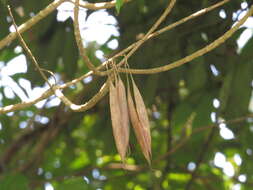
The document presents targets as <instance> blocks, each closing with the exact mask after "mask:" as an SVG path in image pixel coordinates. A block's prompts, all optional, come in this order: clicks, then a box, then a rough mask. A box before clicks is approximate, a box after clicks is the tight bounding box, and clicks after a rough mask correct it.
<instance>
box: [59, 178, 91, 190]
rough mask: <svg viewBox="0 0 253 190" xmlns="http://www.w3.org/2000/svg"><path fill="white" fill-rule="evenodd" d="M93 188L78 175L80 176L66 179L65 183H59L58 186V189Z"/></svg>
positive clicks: (80, 189) (77, 189) (78, 189)
mask: <svg viewBox="0 0 253 190" xmlns="http://www.w3.org/2000/svg"><path fill="white" fill-rule="evenodd" d="M73 189H74V190H86V189H87V190H88V189H89V190H91V189H94V188H92V187H91V186H90V185H89V184H87V183H86V182H85V180H84V179H82V178H80V177H78V178H72V179H68V180H65V181H64V182H63V183H61V184H59V186H57V187H56V190H73Z"/></svg>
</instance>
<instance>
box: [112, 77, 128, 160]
mask: <svg viewBox="0 0 253 190" xmlns="http://www.w3.org/2000/svg"><path fill="white" fill-rule="evenodd" d="M115 85H116V86H115V87H114V85H113V83H112V82H110V86H109V88H110V95H109V96H110V97H109V98H110V111H111V120H112V129H113V136H114V139H115V143H116V147H117V150H118V152H119V155H120V157H121V159H122V160H123V161H124V160H125V157H126V152H127V148H128V143H129V118H128V108H127V105H126V94H125V87H124V84H123V82H122V81H121V80H116V83H115ZM122 102H124V103H122ZM124 112H126V114H127V115H126V114H124Z"/></svg>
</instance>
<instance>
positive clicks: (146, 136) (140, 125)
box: [127, 79, 152, 164]
mask: <svg viewBox="0 0 253 190" xmlns="http://www.w3.org/2000/svg"><path fill="white" fill-rule="evenodd" d="M132 86H133V92H134V100H135V103H134V101H133V99H132V96H131V91H130V87H129V86H128V90H127V101H128V108H129V115H130V120H131V123H132V126H133V128H134V132H135V135H136V138H137V141H138V143H139V144H140V146H141V150H142V153H143V155H144V157H145V158H146V159H147V161H148V162H149V164H150V163H151V156H152V152H151V136H150V125H149V120H148V115H147V110H146V107H145V104H144V101H143V99H142V96H141V94H140V91H139V89H138V87H137V86H136V84H135V82H134V80H133V79H132Z"/></svg>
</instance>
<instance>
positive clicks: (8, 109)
mask: <svg viewBox="0 0 253 190" xmlns="http://www.w3.org/2000/svg"><path fill="white" fill-rule="evenodd" d="M228 1H229V0H224V1H222V2H220V3H217V4H215V5H213V6H210V7H208V8H205V9H202V10H200V11H198V12H196V13H194V14H192V15H190V16H188V17H186V18H184V19H182V20H179V21H178V22H176V23H174V24H172V25H169V26H167V27H165V28H166V30H165V28H163V29H161V30H159V31H161V32H159V31H157V32H155V33H153V34H156V35H159V34H161V33H163V32H165V31H168V30H170V29H172V28H173V27H176V26H178V25H179V24H182V23H184V22H186V21H188V20H190V19H192V18H196V17H197V16H200V15H202V14H205V13H207V12H209V11H211V10H213V9H214V8H217V7H218V6H221V5H223V4H224V3H226V2H228ZM248 13H249V12H248ZM249 14H252V11H251V13H249ZM246 16H247V17H248V15H245V17H246ZM245 17H244V20H246V18H245ZM242 23H243V22H242V20H241V21H240V23H238V24H239V25H241V24H242ZM237 28H238V27H237ZM237 28H236V29H237ZM236 29H235V30H236ZM153 34H151V37H150V39H151V38H153V37H154V36H156V35H153ZM230 35H232V34H230ZM223 36H224V35H223ZM223 36H222V37H223ZM222 37H221V38H222ZM133 45H134V44H133ZM133 45H131V46H130V47H128V48H127V49H125V50H123V51H122V53H121V52H120V53H118V54H117V55H115V56H114V57H112V58H111V59H109V60H108V61H106V62H104V63H103V64H102V65H100V66H98V67H97V69H102V68H104V67H105V66H106V65H107V64H108V63H109V62H110V61H111V60H112V59H114V58H115V57H118V56H120V55H121V54H124V53H125V52H124V51H129V49H131V48H132V47H133ZM210 45H211V44H210ZM205 48H206V47H205ZM205 48H202V49H201V50H202V51H203V50H204V51H205ZM214 48H215V47H214ZM201 50H199V51H201ZM199 51H198V52H199ZM210 51H211V50H210ZM198 52H195V54H196V53H198ZM202 53H203V52H202ZM195 56H196V55H195ZM195 56H194V57H195ZM188 57H190V56H187V57H185V58H183V59H181V60H178V61H176V62H174V63H171V64H169V65H167V67H166V66H164V67H166V68H164V67H163V68H162V69H161V70H163V69H164V70H165V71H168V70H171V69H174V68H176V67H179V66H181V65H182V64H184V63H186V62H188V61H189V60H187V59H188ZM194 57H193V58H194ZM190 58H191V59H193V58H192V57H190ZM119 70H122V69H121V68H120V69H119ZM129 71H130V72H133V74H134V73H135V72H134V71H136V70H129V69H127V70H126V69H125V70H123V72H129ZM139 71H140V70H137V73H139ZM141 71H142V70H141ZM157 72H162V71H157ZM155 73H156V72H155ZM92 74H93V71H90V72H88V73H86V74H84V75H82V76H81V77H78V78H76V79H73V80H72V81H70V82H67V83H65V84H62V85H60V86H58V85H57V86H55V89H64V88H67V87H69V86H71V85H74V84H76V83H78V82H80V81H82V80H83V79H84V78H86V77H88V76H90V75H92ZM140 74H148V73H142V72H141V73H140ZM100 91H102V92H103V94H104V95H105V94H106V93H107V91H108V88H104V87H102V88H101V89H100ZM52 94H53V93H52V92H51V90H47V91H46V92H44V93H43V94H42V95H41V96H40V97H38V98H37V99H35V100H31V101H26V102H21V103H18V104H14V105H8V106H5V107H2V108H0V114H3V113H8V112H11V111H16V110H21V109H23V108H26V107H29V106H31V105H34V104H35V103H37V102H39V101H41V100H43V99H45V98H47V97H49V96H51V95H52ZM104 95H103V96H104ZM91 102H93V101H91ZM87 105H89V104H88V102H87Z"/></svg>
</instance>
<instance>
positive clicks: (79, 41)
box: [74, 0, 102, 75]
mask: <svg viewBox="0 0 253 190" xmlns="http://www.w3.org/2000/svg"><path fill="white" fill-rule="evenodd" d="M78 16H79V0H76V1H75V7H74V29H75V38H76V43H77V46H78V49H79V52H80V55H81V57H82V58H83V60H84V62H85V63H86V65H87V67H88V68H89V69H90V70H91V71H93V73H94V74H95V75H102V74H101V72H100V71H99V70H97V69H96V67H95V66H94V65H93V64H92V63H91V61H90V59H89V57H88V56H87V55H86V50H85V48H84V46H83V39H82V37H81V33H80V27H79V18H78Z"/></svg>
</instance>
